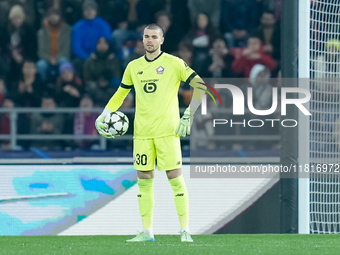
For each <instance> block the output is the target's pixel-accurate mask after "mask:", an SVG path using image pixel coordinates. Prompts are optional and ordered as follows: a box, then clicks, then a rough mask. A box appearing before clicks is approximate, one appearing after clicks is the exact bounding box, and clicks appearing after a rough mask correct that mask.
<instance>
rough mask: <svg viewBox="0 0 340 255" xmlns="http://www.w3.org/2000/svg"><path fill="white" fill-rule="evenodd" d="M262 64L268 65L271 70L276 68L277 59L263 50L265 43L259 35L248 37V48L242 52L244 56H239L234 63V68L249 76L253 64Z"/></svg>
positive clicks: (236, 71) (237, 71)
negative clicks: (262, 42) (263, 43)
mask: <svg viewBox="0 0 340 255" xmlns="http://www.w3.org/2000/svg"><path fill="white" fill-rule="evenodd" d="M256 64H261V65H264V66H266V67H268V68H269V69H270V70H274V69H275V68H276V61H275V60H274V59H273V58H272V57H271V56H269V55H266V54H265V53H264V51H263V45H262V44H261V40H260V38H258V37H250V38H249V39H248V43H247V48H245V49H244V50H243V52H242V56H241V57H240V58H237V59H235V60H234V62H233V63H232V69H233V70H234V72H235V73H238V74H240V75H242V76H243V77H245V78H249V74H250V71H251V69H252V68H253V66H255V65H256Z"/></svg>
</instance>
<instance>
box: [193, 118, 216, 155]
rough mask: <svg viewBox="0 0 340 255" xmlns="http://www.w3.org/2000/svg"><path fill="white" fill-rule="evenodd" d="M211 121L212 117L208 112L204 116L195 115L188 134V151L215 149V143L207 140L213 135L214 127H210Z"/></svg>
mask: <svg viewBox="0 0 340 255" xmlns="http://www.w3.org/2000/svg"><path fill="white" fill-rule="evenodd" d="M213 119H214V118H213V116H212V115H211V113H209V112H208V113H207V114H206V115H202V114H196V115H195V121H194V123H193V125H192V127H191V132H190V133H191V135H190V139H191V140H190V149H193V150H196V149H202V150H209V149H210V150H211V149H215V147H216V146H215V142H214V141H212V140H209V138H211V137H212V136H213V135H214V134H215V127H214V126H213V125H211V122H212V121H213Z"/></svg>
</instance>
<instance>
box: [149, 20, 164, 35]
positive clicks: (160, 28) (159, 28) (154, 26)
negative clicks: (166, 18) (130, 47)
mask: <svg viewBox="0 0 340 255" xmlns="http://www.w3.org/2000/svg"><path fill="white" fill-rule="evenodd" d="M145 29H151V30H157V29H158V30H160V31H161V32H162V36H164V29H163V28H162V27H161V26H158V25H157V24H155V23H152V24H149V25H147V26H146V27H145Z"/></svg>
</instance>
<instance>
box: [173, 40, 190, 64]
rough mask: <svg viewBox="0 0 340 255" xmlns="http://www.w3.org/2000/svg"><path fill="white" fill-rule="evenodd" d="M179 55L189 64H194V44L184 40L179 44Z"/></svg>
mask: <svg viewBox="0 0 340 255" xmlns="http://www.w3.org/2000/svg"><path fill="white" fill-rule="evenodd" d="M177 55H178V57H180V58H181V59H183V60H184V62H185V63H187V64H188V66H191V64H192V44H191V43H190V42H189V41H188V40H182V41H181V42H180V43H179V45H178V54H177Z"/></svg>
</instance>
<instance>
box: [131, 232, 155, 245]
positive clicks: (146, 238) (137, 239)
mask: <svg viewBox="0 0 340 255" xmlns="http://www.w3.org/2000/svg"><path fill="white" fill-rule="evenodd" d="M154 241H155V238H154V237H153V236H151V235H149V234H147V233H144V232H140V233H139V234H138V235H137V236H136V237H134V238H132V239H129V240H126V242H127V243H130V242H154Z"/></svg>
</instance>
